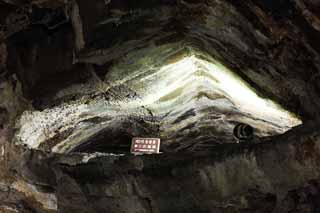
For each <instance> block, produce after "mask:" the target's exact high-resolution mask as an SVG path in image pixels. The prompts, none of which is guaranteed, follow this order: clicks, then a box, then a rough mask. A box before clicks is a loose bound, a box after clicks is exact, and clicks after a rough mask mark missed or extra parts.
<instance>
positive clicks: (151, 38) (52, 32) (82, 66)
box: [0, 0, 320, 213]
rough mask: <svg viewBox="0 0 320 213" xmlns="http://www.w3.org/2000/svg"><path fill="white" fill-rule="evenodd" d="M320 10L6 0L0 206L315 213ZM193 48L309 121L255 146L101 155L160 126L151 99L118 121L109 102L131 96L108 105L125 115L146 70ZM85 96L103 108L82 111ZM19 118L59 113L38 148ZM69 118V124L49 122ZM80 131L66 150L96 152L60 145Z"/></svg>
mask: <svg viewBox="0 0 320 213" xmlns="http://www.w3.org/2000/svg"><path fill="white" fill-rule="evenodd" d="M319 8H320V3H319V1H318V0H291V1H289V0H269V1H267V0H257V1H251V0H248V1H233V0H223V1H222V0H197V1H195V0H176V1H175V0H173V1H170V0H148V1H147V0H145V1H144V0H140V1H129V0H95V1H86V0H73V1H71V0H70V1H68V0H0V171H1V172H0V212H41V213H43V212H110V213H111V212H116V213H118V212H128V213H131V212H139V213H140V212H192V213H194V212H199V213H200V212H203V213H207V212H208V213H209V212H210V213H219V212H223V213H224V212H227V213H228V212H241V213H244V212H279V213H282V212H288V213H289V212H290V213H292V212H297V213H298V212H315V213H316V212H319V209H320V207H319V203H320V200H319V198H320V191H319V190H320V187H319V184H320V182H319V181H320V179H319V174H320V170H319V168H320V167H319V166H320V165H319V162H320V161H319V160H320V150H319V149H320V146H319V143H320V141H319V137H320V135H319V131H318V126H319V121H318V120H319V119H318V116H319V110H318V109H319V104H320V99H319V93H320V84H319V76H320V75H319V67H320V63H319V62H320V61H319V54H320V43H319V38H320V21H319V20H320V16H319V14H320V13H319V12H320V9H319ZM190 53H193V54H194V55H195V56H196V57H198V58H200V59H202V60H205V61H208V62H214V61H218V62H219V63H221V64H222V65H223V66H224V67H226V68H228V69H229V70H231V71H232V72H233V73H235V74H237V75H239V76H240V77H241V78H242V79H243V80H245V81H246V82H247V83H248V84H249V85H250V86H251V87H252V88H254V90H255V91H256V92H257V93H258V94H259V95H260V96H261V97H263V98H269V99H271V100H273V101H275V102H276V103H279V104H280V105H281V106H283V107H284V108H285V109H286V110H288V111H290V112H293V113H296V114H297V115H298V116H299V118H300V119H301V120H302V121H303V124H302V125H301V126H298V127H295V128H293V129H292V130H289V131H288V132H286V133H284V134H282V135H276V136H275V135H274V131H269V133H270V132H272V134H269V135H270V136H271V137H268V138H263V139H259V140H258V141H257V142H259V143H257V144H252V143H248V144H234V143H230V144H226V143H223V144H220V145H219V144H216V143H212V141H209V143H205V144H204V146H199V147H197V146H196V147H194V146H191V147H187V148H186V149H184V148H185V146H184V145H185V144H183V143H179V144H176V146H169V144H167V145H168V146H167V147H166V146H164V147H165V151H167V152H165V153H164V154H161V155H152V156H130V155H124V156H123V155H112V154H108V153H94V152H95V151H97V150H98V151H104V152H107V151H109V152H115V153H117V152H119V153H123V152H124V150H126V149H127V146H128V144H127V143H129V140H130V138H131V136H133V135H135V134H142V133H143V134H145V135H147V134H151V133H155V132H157V131H159V129H158V128H159V126H158V125H153V124H150V123H148V119H147V117H149V116H150V114H152V113H153V112H154V111H152V109H153V108H150V109H149V108H148V107H139V108H138V109H133V110H132V114H130V113H131V112H130V111H129V112H125V113H124V114H125V115H126V119H124V120H121V119H120V118H119V121H118V120H117V119H118V117H117V116H113V117H112V116H111V117H112V119H115V122H114V123H112V125H110V123H108V121H110V120H108V119H109V117H110V116H109V117H108V113H107V112H105V111H104V110H103V109H104V108H103V107H102V105H103V106H104V107H105V103H110V102H112V103H117V102H119V103H122V105H121V104H119V105H118V108H116V107H115V108H108V110H110V111H112V110H114V111H117V112H121V113H123V111H122V110H123V109H124V106H125V105H126V103H129V102H130V101H132V100H139V97H140V96H139V95H141V94H138V92H137V91H139V88H138V87H137V88H130V87H129V86H128V85H133V83H132V82H134V78H132V79H133V80H132V79H131V77H132V76H133V74H136V73H137V76H136V79H137V81H139V79H140V80H141V79H143V78H148V77H150V76H152V75H155V74H156V73H157V71H159V69H161V67H163V66H165V65H168V64H171V63H174V62H177V61H179V60H180V59H181V58H183V57H185V56H190V55H189V54H190ZM129 77H130V81H128V82H127V81H125V80H126V78H129ZM129 83H131V84H129ZM208 94H211V93H204V94H202V96H203V97H208ZM209 99H210V98H209ZM101 100H102V101H101ZM92 103H93V104H92ZM90 104H92V105H90ZM88 105H90V107H91V108H90V110H91V111H90V110H88V112H97V114H98V115H100V114H99V113H102V115H103V116H98V117H97V116H92V114H91V115H90V114H87V115H83V117H82V118H81V119H80V120H77V119H75V120H73V119H72V118H73V117H72V116H73V114H72V113H74V114H75V115H77V113H78V114H80V113H79V112H82V111H81V110H82V109H83V106H86V107H87V106H88ZM73 106H77V107H79V108H77V107H76V108H72V107H73ZM107 106H109V105H107ZM55 109H63V110H65V111H63V112H65V113H66V114H59V112H60V111H55ZM68 109H72V110H74V111H71V112H69V111H68ZM85 110H87V108H85ZM47 112H48V113H47ZM181 112H183V111H181ZM190 112H191V113H189V114H188V113H187V114H185V116H182V117H187V118H189V117H190V116H191V117H192V116H193V113H192V111H190ZM229 112H230V111H229ZM232 112H233V113H234V112H235V111H232ZM46 113H47V114H46ZM55 113H56V114H55ZM103 113H105V114H103ZM121 113H120V114H121ZM226 113H227V112H226V111H222V112H221V113H220V114H221V115H226ZM22 114H24V115H25V114H27V115H30V114H31V115H33V116H31V117H32V118H34V119H39V120H40V121H42V117H41V116H43V115H45V116H47V115H49V116H52V118H51V117H48V118H46V119H44V120H46V121H48V120H49V121H50V120H51V121H55V122H53V123H50V122H44V123H43V125H44V127H45V128H44V129H47V130H44V131H42V132H41V134H43V135H44V138H45V139H48V138H50V140H48V141H47V142H48V143H45V144H44V145H43V147H40V150H42V151H40V150H34V149H29V148H28V147H24V146H22V145H15V142H17V137H16V136H17V132H18V131H19V128H20V126H19V120H20V119H24V118H28V116H25V117H24V116H22V117H21V115H22ZM70 114H71V118H70V120H68V122H67V124H66V125H61V126H62V127H61V126H59V125H60V124H61V123H59V122H61V121H60V120H59V119H57V120H54V119H53V117H54V118H59V115H60V116H61V117H65V118H69V117H68V116H69V115H70ZM208 114H209V113H208V112H206V111H204V112H203V114H202V115H204V116H205V115H208ZM231 114H232V113H231ZM62 115H63V116H62ZM113 115H118V114H113ZM128 115H130V116H128ZM132 115H135V116H132ZM182 115H183V113H182ZM229 115H230V114H229ZM188 116H189V117H188ZM250 116H251V117H252V118H256V117H255V116H256V115H250ZM141 117H143V119H141ZM151 117H152V116H151ZM139 118H140V119H139ZM178 118H179V116H178V115H177V119H178ZM210 119H211V118H208V120H209V121H210ZM214 119H215V118H213V120H214ZM36 121H37V120H36ZM80 121H81V122H83V123H84V124H83V123H81V122H80ZM238 121H239V120H238ZM262 123H264V124H265V125H266V126H267V127H268V128H271V127H270V126H269V125H268V122H266V121H263V122H262ZM78 124H79V126H77V125H78ZM156 124H157V123H156ZM41 125H42V124H41ZM68 125H69V126H68ZM104 125H105V126H104ZM208 126H210V125H209V124H208ZM226 126H227V125H221V127H226ZM60 127H61V128H60ZM69 127H70V128H69ZM76 127H77V128H79V129H76V130H77V131H74V128H76ZM111 127H114V128H111ZM164 127H167V126H164ZM229 127H230V128H231V126H229ZM260 127H261V126H260ZM290 127H291V126H290ZM59 128H60V129H59ZM63 128H65V129H63ZM188 128H189V129H192V128H193V126H187V129H188ZM265 128H266V127H264V126H262V128H261V129H262V130H263V129H265ZM110 129H111V130H112V129H118V130H121V131H115V132H113V131H111V130H110ZM271 129H272V128H271ZM288 129H289V128H288ZM56 130H57V131H56ZM164 130H165V131H166V130H167V128H164ZM262 130H261V131H262ZM181 131H182V130H181ZM72 132H73V133H77V134H75V135H74V138H73V139H74V140H70V141H67V143H66V144H67V145H69V146H72V143H71V142H77V141H80V142H83V143H80V144H81V146H75V149H73V150H71V151H70V150H69V152H72V151H73V152H79V151H81V152H93V153H92V154H85V153H82V154H81V153H71V154H67V153H61V154H58V153H52V152H51V151H52V147H53V146H54V145H56V144H58V143H59V142H61V141H63V140H65V138H66V137H67V136H70V134H71V133H72ZM267 132H268V131H267ZM275 132H277V131H275ZM279 132H281V131H278V132H277V133H279ZM282 132H283V131H282ZM178 133H179V132H178ZM182 135H184V134H182ZM200 135H201V134H200ZM267 135H268V134H267ZM29 136H30V138H31V137H35V135H34V134H30V135H29ZM88 136H89V137H88ZM178 136H179V134H177V135H174V136H173V138H172V140H173V141H174V139H178ZM220 136H221V138H220V140H221V141H223V142H227V141H228V140H227V139H226V138H223V137H222V135H220ZM260 136H261V135H260ZM192 137H194V135H193V136H192V134H191V135H190V136H189V137H188V138H189V141H191V142H192ZM84 138H85V139H86V140H83V139H84ZM35 141H36V142H39V141H38V140H35ZM199 141H201V142H202V140H200V139H197V140H193V142H199ZM103 142H104V143H103ZM164 145H166V144H164Z"/></svg>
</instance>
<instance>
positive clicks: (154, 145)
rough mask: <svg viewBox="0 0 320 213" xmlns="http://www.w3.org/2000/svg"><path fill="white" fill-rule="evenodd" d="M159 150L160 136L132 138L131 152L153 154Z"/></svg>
mask: <svg viewBox="0 0 320 213" xmlns="http://www.w3.org/2000/svg"><path fill="white" fill-rule="evenodd" d="M159 151H160V138H132V144H131V153H134V154H152V153H159Z"/></svg>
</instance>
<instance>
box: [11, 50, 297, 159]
mask: <svg viewBox="0 0 320 213" xmlns="http://www.w3.org/2000/svg"><path fill="white" fill-rule="evenodd" d="M93 79H96V80H95V81H94V80H93V81H91V82H89V83H88V84H91V88H92V87H93V88H94V89H93V90H94V91H95V92H96V93H99V94H102V95H100V96H95V97H94V98H86V97H84V98H80V99H79V100H77V101H73V102H70V103H69V102H68V103H67V102H66V103H62V104H60V105H57V106H55V107H51V108H48V109H45V110H43V111H27V112H24V113H23V115H22V116H21V118H20V120H19V121H18V123H17V128H18V131H17V133H16V136H15V139H16V141H17V143H22V144H26V145H27V146H29V147H30V148H34V149H42V150H46V151H53V152H59V153H70V152H89V153H92V152H102V153H128V152H129V150H130V143H131V138H132V137H159V138H161V140H162V151H168V152H171V151H172V152H175V151H183V150H185V149H189V148H192V149H195V150H197V149H199V148H201V147H207V146H213V147H214V146H217V145H220V144H225V143H236V142H237V140H236V139H235V137H234V136H233V134H234V133H233V130H234V127H235V126H236V125H237V124H239V123H244V124H248V125H250V126H252V127H253V129H254V136H255V137H257V138H262V137H266V136H273V135H277V134H282V133H284V132H286V131H287V130H289V129H290V128H292V127H293V126H296V125H299V124H300V123H301V121H300V120H299V119H298V118H297V117H296V116H295V115H294V114H293V113H290V112H288V111H286V110H284V109H283V108H281V107H280V106H279V105H278V104H276V103H274V102H273V101H271V100H268V99H264V98H262V97H259V96H258V95H257V94H256V92H255V90H254V89H253V88H251V87H250V86H249V85H248V84H247V83H246V82H244V81H243V80H242V79H240V78H239V77H238V76H236V75H235V74H234V73H233V72H231V71H230V70H228V69H227V68H226V67H224V66H223V65H221V64H220V63H218V62H217V61H208V60H205V59H202V58H201V57H197V56H195V55H189V56H185V57H183V58H181V59H180V60H177V61H175V62H172V63H170V64H166V65H164V66H162V67H159V68H150V69H144V70H143V69H136V70H134V69H133V68H132V69H130V70H129V71H128V70H121V72H119V70H118V69H112V70H111V71H110V72H109V73H108V74H107V76H106V79H108V80H107V81H102V80H100V79H99V77H97V76H95V75H93ZM92 85H94V86H92ZM74 88H75V87H74ZM61 94H62V93H61ZM114 97H116V98H114Z"/></svg>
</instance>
